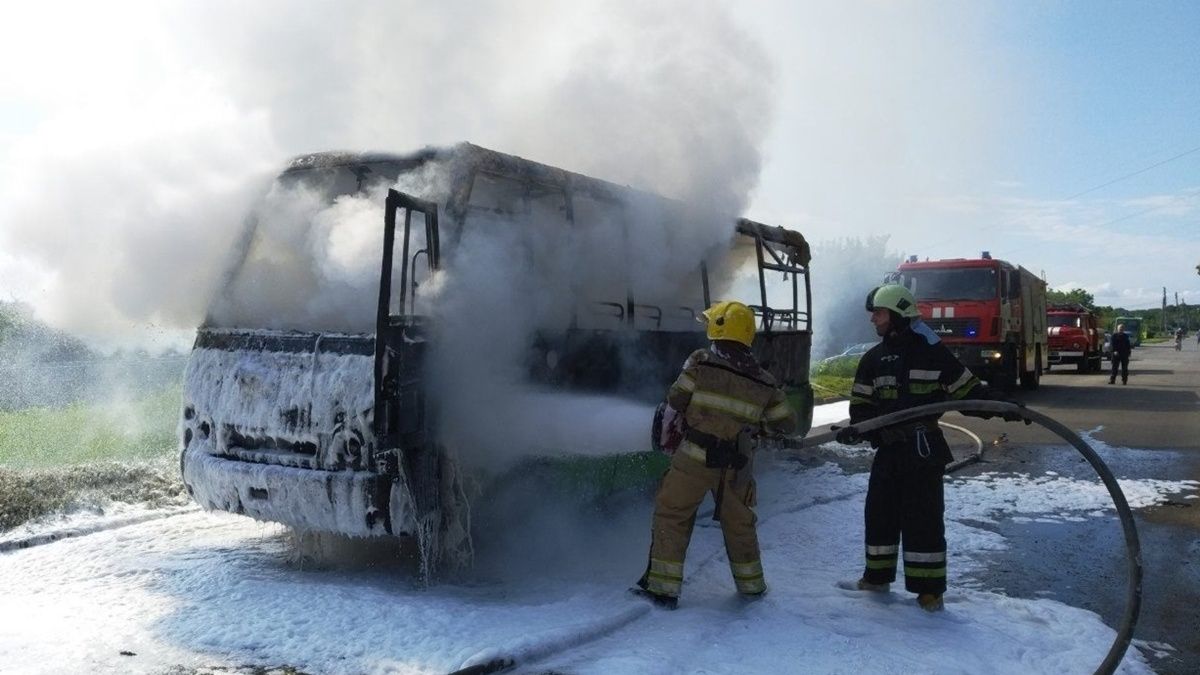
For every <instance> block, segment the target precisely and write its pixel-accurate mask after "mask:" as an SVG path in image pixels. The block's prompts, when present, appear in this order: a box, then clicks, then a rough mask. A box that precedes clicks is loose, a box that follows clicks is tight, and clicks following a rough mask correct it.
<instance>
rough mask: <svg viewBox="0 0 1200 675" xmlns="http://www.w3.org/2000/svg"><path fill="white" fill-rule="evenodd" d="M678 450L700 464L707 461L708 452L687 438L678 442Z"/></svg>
mask: <svg viewBox="0 0 1200 675" xmlns="http://www.w3.org/2000/svg"><path fill="white" fill-rule="evenodd" d="M679 452H682V453H683V454H685V455H687V456H688V457H691V458H692V459H694V460H696V461H697V462H700V463H701V464H707V463H708V453H707V452H705V451H704V448H702V447H700V446H698V445H696V444H695V443H693V442H691V441H689V440H684V441H683V442H682V443H680V444H679Z"/></svg>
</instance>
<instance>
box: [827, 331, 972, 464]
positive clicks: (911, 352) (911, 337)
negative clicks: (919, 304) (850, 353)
mask: <svg viewBox="0 0 1200 675" xmlns="http://www.w3.org/2000/svg"><path fill="white" fill-rule="evenodd" d="M964 398H973V399H977V398H984V399H990V398H994V396H992V395H991V392H989V391H988V389H987V388H986V387H984V385H983V383H981V382H980V381H979V378H977V377H975V375H973V374H972V373H971V371H970V370H968V369H967V368H966V367H965V366H963V364H962V363H960V362H959V360H958V359H957V358H955V357H954V354H952V353H950V350H949V349H947V348H946V345H944V344H942V341H941V338H939V337H938V336H937V335H936V334H935V333H934V332H933V331H932V330H930V329H929V327H928V326H926V325H925V324H924V322H922V321H920V320H914V321H913V323H912V325H911V326H910V328H907V329H905V330H902V331H898V332H895V333H890V334H888V335H887V336H886V337H885V338H884V339H883V340H882V341H881V342H880V343H879V344H877V345H875V346H874V347H872V348H871V349H870V350H869V351H867V353H866V354H864V355H863V357H862V360H861V361H859V364H858V370H857V371H856V372H855V374H854V384H853V385H852V386H851V389H850V423H851V424H857V423H859V422H862V421H864V420H868V419H871V418H873V417H878V416H880V415H886V414H888V413H894V412H898V411H901V410H907V409H909V408H915V407H917V406H921V405H926V404H929V403H938V402H941V401H946V400H957V399H964ZM940 417H941V415H931V416H929V417H926V418H920V419H917V420H913V421H910V422H906V423H904V424H902V425H897V426H894V427H886V428H884V429H881V430H878V431H875V432H872V433H870V434H867V435H866V437H867V438H868V440H870V441H871V445H873V446H875V447H880V446H881V445H892V444H894V443H899V442H901V441H909V440H914V439H916V438H917V437H918V436H919V435H920V436H923V435H926V434H927V435H928V438H929V440H932V441H933V443H932V446H933V451H934V452H936V453H937V454H938V455H939V457H938V458H939V459H941V460H942V461H943V462H949V461H950V460H951V457H950V450H949V447H948V446H947V445H946V443H945V442H944V440H943V438H942V435H941V432H940V430H939V429H938V425H937V422H938V419H939V418H940ZM925 440H926V439H925V438H924V437H922V438H919V440H917V441H915V442H916V443H918V444H919V443H920V442H922V441H925Z"/></svg>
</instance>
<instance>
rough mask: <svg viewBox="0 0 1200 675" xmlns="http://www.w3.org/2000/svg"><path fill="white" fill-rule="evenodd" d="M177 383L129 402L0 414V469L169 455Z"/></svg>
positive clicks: (178, 395)
mask: <svg viewBox="0 0 1200 675" xmlns="http://www.w3.org/2000/svg"><path fill="white" fill-rule="evenodd" d="M180 400H181V389H180V387H179V385H176V386H173V387H168V388H166V389H163V390H162V391H160V392H158V393H156V394H153V395H150V396H146V397H144V398H141V399H138V400H134V401H119V400H113V401H111V402H106V403H104V404H99V403H90V404H84V403H76V404H72V405H69V406H65V407H61V408H26V409H23V410H15V411H8V412H0V467H4V468H10V469H41V468H51V467H63V466H72V465H79V464H90V463H93V462H120V461H129V460H148V459H154V458H157V457H161V456H164V455H167V454H170V453H173V452H174V451H175V449H176V445H177V441H176V439H175V425H176V423H177V421H178V417H179V402H180Z"/></svg>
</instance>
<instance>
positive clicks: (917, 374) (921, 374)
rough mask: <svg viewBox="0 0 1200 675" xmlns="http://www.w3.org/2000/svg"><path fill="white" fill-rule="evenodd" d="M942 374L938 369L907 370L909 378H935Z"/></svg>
mask: <svg viewBox="0 0 1200 675" xmlns="http://www.w3.org/2000/svg"><path fill="white" fill-rule="evenodd" d="M941 376H942V371H940V370H910V371H908V379H910V380H936V379H938V378H939V377H941Z"/></svg>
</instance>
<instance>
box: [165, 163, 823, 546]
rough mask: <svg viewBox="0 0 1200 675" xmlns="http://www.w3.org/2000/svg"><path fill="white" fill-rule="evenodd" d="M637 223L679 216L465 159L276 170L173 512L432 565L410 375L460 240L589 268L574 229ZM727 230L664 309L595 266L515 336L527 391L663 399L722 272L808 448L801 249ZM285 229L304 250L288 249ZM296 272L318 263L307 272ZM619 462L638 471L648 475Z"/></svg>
mask: <svg viewBox="0 0 1200 675" xmlns="http://www.w3.org/2000/svg"><path fill="white" fill-rule="evenodd" d="M299 202H306V203H308V205H309V207H308V208H307V209H304V208H296V205H297V203H299ZM647 204H650V205H653V210H654V212H655V213H656V214H658V215H657V220H658V221H659V222H660V224H664V223H665V224H664V225H663V227H664V230H663V231H664V232H667V233H673V235H672V236H678V237H686V236H687V232H686V231H684V230H683V229H682V228H683V227H685V222H686V220H685V219H686V217H687V216H686V213H685V211H686V209H685V208H684V207H683V206H681V205H679V204H676V203H674V202H670V201H669V200H665V199H662V198H659V197H655V196H653V195H648V194H646V193H641V192H638V191H635V190H632V189H630V188H626V187H621V186H617V185H615V184H612V183H607V182H604V181H601V180H597V179H594V178H590V177H587V176H583V175H580V174H576V173H571V172H568V171H564V170H561V169H557V168H554V167H550V166H546V165H543V164H538V163H535V162H531V161H528V160H524V159H521V158H518V157H515V156H511V155H505V154H501V153H497V152H493V151H490V150H486V149H484V148H480V147H477V146H473V145H469V144H461V145H458V146H454V147H452V148H447V149H430V150H425V151H422V152H419V153H416V154H413V155H408V156H395V155H358V154H345V153H340V154H339V153H324V154H318V155H310V156H305V157H300V158H298V159H296V160H294V161H293V162H292V164H291V166H290V167H289V168H288V169H287V170H286V171H284V172H283V173H282V174H281V176H280V177H279V178H278V179H277V180H276V182H275V183H274V185H273V186H272V188H271V191H270V192H269V193H268V195H267V197H265V198H264V200H263V205H262V206H260V207H259V208H258V209H257V210H256V211H255V213H254V215H253V216H252V217H251V218H250V219H249V225H248V227H247V234H246V237H245V241H244V244H245V245H244V246H243V247H242V248H241V249H240V250H241V251H242V253H241V255H240V257H239V258H238V259H237V260H236V261H235V264H233V265H232V266H231V269H230V271H229V273H228V274H227V276H226V279H225V282H224V285H223V288H222V290H221V292H220V294H219V296H218V298H217V299H216V300H215V301H214V303H213V305H212V308H211V309H210V312H209V316H208V317H207V319H206V321H205V324H204V325H203V326H202V327H201V328H200V329H199V330H198V333H197V337H196V341H195V345H194V348H193V351H192V355H191V358H190V361H189V365H188V369H187V373H186V376H185V390H184V401H183V412H182V417H181V420H180V425H179V436H180V443H181V468H182V472H183V478H184V482H185V484H186V485H187V488H188V490H189V492H190V493H191V494H192V496H193V498H194V499H195V500H196V501H197V502H199V503H200V504H201V505H203V506H204V507H206V508H209V509H216V510H224V511H230V512H234V513H241V514H245V515H249V516H252V517H254V518H257V519H260V520H266V521H274V522H280V523H283V524H286V525H290V526H293V527H296V528H299V529H303V530H309V531H317V532H333V533H340V534H343V535H350V536H376V535H418V536H421V535H422V534H424V536H423V539H424V543H425V545H426V546H428V545H431V544H429V542H431V541H436V536H434V537H433V538H432V539H431V538H430V535H431V534H433V535H436V533H437V532H438V531H444V530H446V529H448V528H453V527H454V524H453V523H450V522H448V516H447V513H448V512H450V511H452V510H453V508H451V507H450V506H449V505H448V502H449V501H452V500H453V498H454V495H453V493H454V492H455V491H456V487H455V477H454V475H453V474H454V473H455V471H456V469H454V468H452V466H451V462H450V461H449V460H448V458H447V453H446V449H445V447H444V446H443V444H442V443H441V440H440V439H441V434H440V433H439V430H438V424H439V422H438V415H437V414H436V409H437V405H436V404H437V401H436V398H437V397H436V396H434V395H432V394H431V391H430V390H431V385H432V384H434V383H432V382H430V377H431V375H430V372H429V368H428V367H427V366H428V363H427V362H428V361H429V358H430V357H429V352H430V350H431V348H433V347H434V346H436V344H437V342H438V340H440V339H443V338H444V337H445V335H444V332H445V331H446V330H447V317H448V316H449V314H448V313H449V312H452V311H453V310H448V309H447V308H444V307H441V306H439V301H440V297H439V295H438V289H439V283H440V282H439V279H440V275H443V274H453V273H454V271H455V270H456V269H460V268H463V267H465V266H468V265H471V264H474V263H473V262H472V260H469V259H468V258H469V256H467V255H465V254H463V253H462V251H463V250H464V249H465V248H466V246H465V245H464V244H463V242H464V236H466V235H468V234H469V233H470V232H472V228H480V229H482V228H486V227H503V228H515V229H513V231H517V232H521V231H526V230H528V231H529V233H531V235H532V237H533V238H534V240H540V238H552V237H554V236H559V234H561V233H563V232H566V233H569V235H570V236H571V237H572V241H576V242H577V243H578V241H579V240H582V241H583V243H582V244H579V246H580V248H579V250H580V251H582V253H583V254H587V253H588V251H589V247H588V243H587V231H588V228H592V229H593V230H595V231H596V232H599V231H600V230H599V229H596V228H598V227H600V225H597V223H600V222H601V221H603V222H605V223H608V224H609V225H614V224H615V227H616V230H617V231H621V232H623V233H624V234H623V236H624V237H625V239H626V240H628V239H630V238H631V237H630V236H629V234H630V232H629V228H631V227H635V226H636V218H634V217H631V216H630V213H631V212H633V211H644V210H645V208H646V205H647ZM381 207H382V209H381ZM381 211H382V212H381ZM284 212H293V213H291V216H292V218H291V220H289V218H283V217H281V216H280V214H281V213H284ZM547 214H548V215H547ZM672 219H676V220H674V221H672ZM349 222H355V223H358V224H357V225H353V226H351V225H347V224H346V223H349ZM496 223H503V225H502V226H497V225H496ZM380 225H382V227H380ZM731 225H732V227H729V228H728V235H727V236H723V237H722V240H721V241H720V242H719V245H717V246H708V247H707V248H706V249H705V250H703V251H700V254H699V255H698V256H697V257H696V259H695V261H694V264H693V265H692V266H691V270H692V272H691V273H689V274H686V275H682V274H681V275H675V276H674V277H672V278H670V279H669V280H668V283H666V284H665V285H667V286H671V288H669V289H667V290H666V291H665V292H658V291H661V290H662V287H663V285H664V284H663V283H657V284H651V285H647V284H646V283H644V282H641V283H640V285H639V283H638V282H634V281H632V280H631V278H630V274H631V271H630V270H628V269H627V270H620V269H614V268H616V267H618V266H615V265H602V266H599V267H601V268H602V269H603V270H604V271H605V273H606V274H608V275H609V276H611V277H613V278H610V279H602V280H600V281H599V282H597V283H594V284H591V285H590V286H589V285H587V284H581V285H580V287H579V288H578V289H575V288H572V290H571V291H570V292H568V293H566V295H567V296H568V297H569V298H570V303H567V305H569V306H566V305H564V304H563V303H559V306H558V307H557V310H556V311H555V312H549V313H548V314H549V315H546V316H541V317H540V319H539V321H538V324H537V325H536V327H535V328H536V329H535V330H531V331H530V332H529V334H528V336H527V337H528V345H527V350H526V352H525V363H524V368H525V370H526V372H527V378H528V379H529V380H530V381H532V382H535V383H538V384H540V385H543V386H546V387H551V388H570V389H582V390H587V391H596V392H604V393H619V394H622V395H626V396H634V397H641V398H645V399H647V400H651V399H653V398H655V397H661V396H662V394H663V392H664V391H665V389H666V387H667V386H668V385H669V383H670V382H671V379H672V378H673V377H674V376H675V374H676V372H677V370H678V368H679V366H680V364H681V363H682V361H683V360H684V358H685V357H686V355H687V354H688V353H689V352H690V351H691V350H693V349H695V348H697V347H700V346H702V345H704V344H705V335H704V331H703V327H702V326H700V325H699V324H698V323H697V322H696V321H695V317H696V316H697V315H698V313H699V312H700V311H701V310H702V309H703V308H704V307H706V306H707V305H708V304H709V303H710V302H711V301H713V300H714V299H717V298H714V297H713V293H714V292H727V289H729V288H730V286H729V278H731V277H733V276H736V272H737V270H738V269H740V270H741V271H742V273H743V274H742V278H741V280H740V284H741V287H742V288H743V290H748V291H750V293H749V294H746V293H743V294H742V296H741V297H739V298H738V299H742V300H743V301H745V302H746V303H747V304H748V305H751V306H752V307H753V309H754V311H755V313H756V315H757V316H758V319H759V337H758V338H757V339H756V341H755V345H754V346H755V351H756V352H757V353H758V355H759V357H760V359H761V360H762V361H763V362H764V363H765V364H767V367H768V368H769V369H770V370H771V371H772V372H773V373H774V374H775V375H776V376H777V378H778V379H779V381H780V382H781V383H783V384H784V386H785V387H786V388H787V390H788V391H789V392H790V394H791V396H792V401H793V404H794V405H795V407H796V408H797V412H798V413H799V415H800V418H801V420H802V429H803V430H807V428H808V424H809V423H810V421H811V408H812V394H811V389H810V387H809V381H808V365H809V350H810V346H811V315H810V312H809V307H810V306H811V290H810V285H809V261H810V253H809V248H808V245H807V243H806V242H805V240H804V238H803V237H802V236H801V235H800V234H799V233H796V232H792V231H788V230H785V229H782V228H776V227H768V226H766V225H762V224H760V223H755V222H751V221H748V220H744V219H743V220H739V221H737V222H736V223H731ZM296 228H300V229H304V228H309V229H315V230H320V231H321V232H322V236H321V237H317V239H318V240H319V242H318V243H317V244H314V243H313V241H306V242H304V243H301V244H297V243H296V241H293V240H292V239H293V238H294V237H295V236H296V235H295V234H294V232H293V230H294V229H296ZM322 228H324V229H322ZM622 228H624V229H622ZM601 229H602V228H601ZM554 233H559V234H554ZM347 242H350V243H347ZM380 242H382V251H380V247H379V243H380ZM476 248H478V247H476ZM297 251H299V252H300V253H303V254H305V255H308V254H312V253H313V252H314V251H317V252H319V253H320V254H321V255H323V256H324V258H322V260H323V262H322V264H320V265H317V264H312V263H311V261H310V260H308V259H307V258H306V257H305V255H300V254H298V253H297ZM529 254H530V251H528V250H526V251H525V255H529ZM542 254H543V255H546V256H558V255H562V251H553V250H550V251H542ZM294 258H298V259H299V260H297V259H294ZM740 261H748V266H747V267H742V268H738V266H737V263H738V262H740ZM351 262H353V263H354V264H350V263H351ZM568 262H569V261H568ZM381 263H382V264H381ZM528 263H529V260H528V259H520V260H512V261H511V264H512V265H522V264H528ZM325 267H329V269H331V270H333V271H322V270H324V268H325ZM568 267H569V265H568ZM747 270H749V271H750V274H749V275H747V274H745V272H746V271H747ZM622 276H624V279H622V278H621V277H622ZM718 276H721V277H724V278H718ZM718 283H720V284H723V285H722V286H719V287H718V286H717V284H718ZM281 287H282V288H283V289H284V290H285V291H286V292H285V293H282V294H281V293H280V292H279V291H278V289H279V288H281ZM601 291H602V292H603V293H607V295H602V294H601V295H599V296H598V292H601ZM364 300H366V301H365V302H364ZM352 301H353V302H352ZM350 304H354V307H353V308H350V307H349V305H350ZM331 308H332V309H333V310H334V311H330V309H331ZM368 308H369V309H368ZM543 314H547V313H543ZM648 421H649V420H647V422H648ZM647 440H648V439H647ZM646 446H647V448H645V449H648V446H649V443H647V444H646ZM643 449H644V448H636V449H633V450H639V451H640V450H643ZM619 450H627V449H624V448H622V449H619ZM634 454H635V457H634V459H633V460H632V461H634V462H635V463H636V462H641V461H646V462H652V461H654V460H653V459H652V458H651V455H650V453H644V454H638V453H634Z"/></svg>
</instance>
